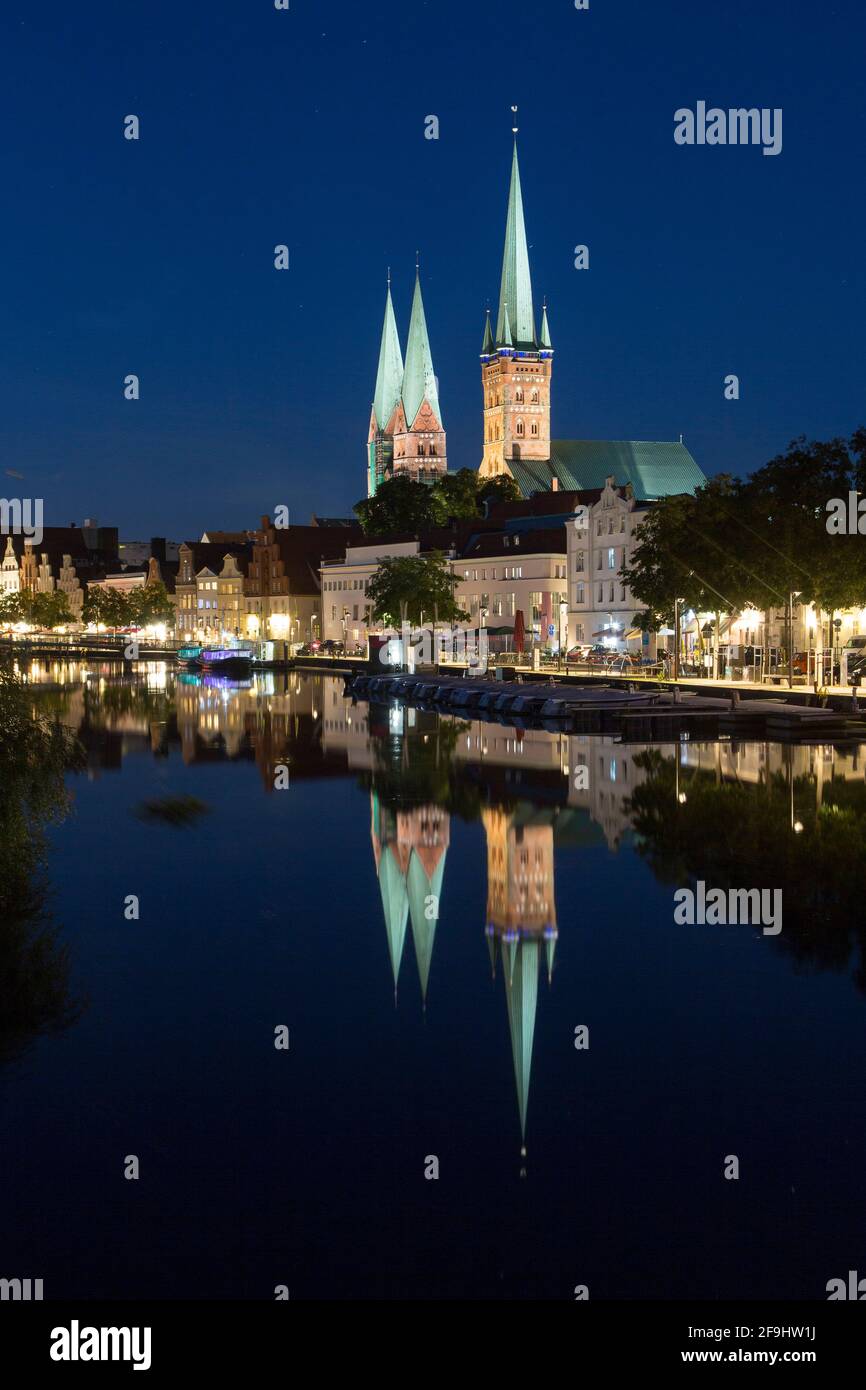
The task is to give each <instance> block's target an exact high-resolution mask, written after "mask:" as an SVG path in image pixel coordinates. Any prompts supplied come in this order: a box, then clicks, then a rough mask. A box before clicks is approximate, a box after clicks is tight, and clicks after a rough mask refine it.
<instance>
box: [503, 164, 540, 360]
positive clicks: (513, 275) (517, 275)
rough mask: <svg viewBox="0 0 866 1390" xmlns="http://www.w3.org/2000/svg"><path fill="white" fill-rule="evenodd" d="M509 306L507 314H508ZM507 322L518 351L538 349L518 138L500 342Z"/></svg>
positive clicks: (508, 220) (504, 259) (507, 228)
mask: <svg viewBox="0 0 866 1390" xmlns="http://www.w3.org/2000/svg"><path fill="white" fill-rule="evenodd" d="M506 305H507V306H508V308H507V313H506ZM506 320H510V327H511V336H512V339H513V343H514V347H515V348H517V349H518V350H520V349H525V350H529V351H532V350H535V349H536V348H537V347H538V341H537V339H536V336H535V314H534V312H533V308H532V281H531V278H530V274H529V249H528V247H527V244H526V226H525V223H524V220H523V195H522V193H521V191H520V168H519V166H518V163H517V139H516V137H515V140H514V154H513V156H512V160H511V188H510V189H509V193H508V217H507V220H506V224H505V251H504V253H503V257H502V282H501V285H500V289H499V318H498V320H497V324H496V342H497V344H498V345H502V344H504V343H505V342H506V338H505V326H506Z"/></svg>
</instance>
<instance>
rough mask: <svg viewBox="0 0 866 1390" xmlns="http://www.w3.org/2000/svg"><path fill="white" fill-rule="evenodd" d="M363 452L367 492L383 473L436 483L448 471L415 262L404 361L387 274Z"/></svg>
mask: <svg viewBox="0 0 866 1390" xmlns="http://www.w3.org/2000/svg"><path fill="white" fill-rule="evenodd" d="M367 454H368V472H367V495H368V496H369V497H372V496H373V495H374V493H375V492H376V489H377V488H378V486H379V484H380V483H381V482H383V481H384V480H385V479H386V478H392V477H400V476H403V477H407V478H411V479H412V481H413V482H417V483H435V482H436V480H437V478H441V477H442V475H443V473H447V471H448V460H447V456H446V443H445V429H444V427H443V424H442V411H441V409H440V406H439V388H438V384H437V381H436V374H435V372H434V371H433V356H432V353H431V351H430V338H429V336H428V333H427V319H426V317H425V314H424V301H423V298H422V296H421V278H420V274H419V272H418V268H417V266H416V269H415V294H414V296H413V299H412V317H411V319H410V321H409V337H408V340H407V343H406V362H405V365H404V363H403V359H402V357H401V355H400V340H399V337H398V335H397V325H396V323H395V320H394V309H393V305H392V303H391V281H390V276H389V279H388V298H387V301H386V304H385V323H384V326H383V329H382V343H381V347H380V349H379V370H378V372H377V375H376V396H375V398H374V401H373V411H372V414H371V417H370V431H369V436H368V443H367Z"/></svg>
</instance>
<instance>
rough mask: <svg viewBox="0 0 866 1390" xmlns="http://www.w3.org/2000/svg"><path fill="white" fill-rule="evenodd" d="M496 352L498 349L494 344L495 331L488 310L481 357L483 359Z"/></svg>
mask: <svg viewBox="0 0 866 1390" xmlns="http://www.w3.org/2000/svg"><path fill="white" fill-rule="evenodd" d="M495 350H496V348H495V344H494V342H493V329H492V328H491V327H490V310H489V309H488V310H487V320H486V322H485V324H484V342H483V343H482V344H481V355H482V356H483V357H486V356H488V355H492V354H493V353H494V352H495Z"/></svg>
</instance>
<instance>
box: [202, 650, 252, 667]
mask: <svg viewBox="0 0 866 1390" xmlns="http://www.w3.org/2000/svg"><path fill="white" fill-rule="evenodd" d="M199 661H200V662H201V664H202V666H203V667H204V668H205V670H207V671H226V672H229V671H248V670H249V669H250V667H251V666H252V664H253V650H252V648H251V647H203V648H202V651H201V655H200V657H199Z"/></svg>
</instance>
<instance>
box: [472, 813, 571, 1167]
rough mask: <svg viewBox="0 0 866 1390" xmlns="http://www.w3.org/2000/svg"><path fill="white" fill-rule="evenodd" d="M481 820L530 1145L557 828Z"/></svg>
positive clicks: (507, 817)
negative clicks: (529, 1113) (531, 1097)
mask: <svg viewBox="0 0 866 1390" xmlns="http://www.w3.org/2000/svg"><path fill="white" fill-rule="evenodd" d="M481 818H482V821H483V822H484V829H485V831H486V832H487V939H488V943H489V946H490V952H491V960H492V961H493V963H494V967H495V960H496V952H497V947H498V950H499V954H500V956H501V959H502V969H503V973H504V976H505V998H506V1001H507V1004H508V1024H509V1028H510V1031H511V1052H512V1056H513V1059H514V1079H515V1082H516V1085H517V1105H518V1109H519V1111H520V1134H521V1138H522V1139H523V1141H524V1143H525V1138H526V1111H527V1107H528V1104H529V1080H530V1072H531V1068H532V1044H533V1039H534V1036H535V1014H536V1009H537V1006H538V976H539V973H540V970H541V953H542V948H543V950H544V954H545V958H546V964H547V975H548V980H549V979H550V976H551V974H552V971H553V956H554V951H555V949H556V938H557V935H558V933H557V927H556V901H555V895H554V876H553V826H552V825H550V824H547V825H543V824H542V825H537V824H536V825H533V824H526V825H524V824H521V823H520V817H519V812H507V811H503V810H497V809H488V810H485V811H483V812H482V817H481Z"/></svg>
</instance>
